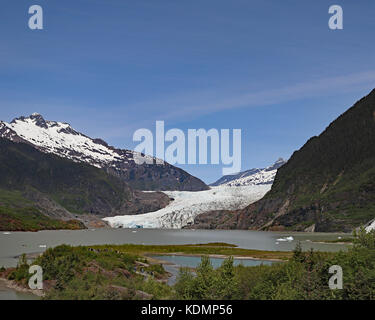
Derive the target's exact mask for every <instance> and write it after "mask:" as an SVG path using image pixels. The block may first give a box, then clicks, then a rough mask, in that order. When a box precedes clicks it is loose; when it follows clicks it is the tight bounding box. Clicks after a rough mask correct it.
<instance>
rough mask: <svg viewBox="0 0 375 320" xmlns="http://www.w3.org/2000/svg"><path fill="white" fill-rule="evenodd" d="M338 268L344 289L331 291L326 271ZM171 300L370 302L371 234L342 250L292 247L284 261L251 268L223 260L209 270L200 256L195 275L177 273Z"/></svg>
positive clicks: (374, 248)
mask: <svg viewBox="0 0 375 320" xmlns="http://www.w3.org/2000/svg"><path fill="white" fill-rule="evenodd" d="M332 265H339V266H341V267H342V269H343V289H342V290H339V289H337V290H331V289H329V286H328V282H329V279H330V277H331V276H332V274H329V272H328V269H329V267H330V266H332ZM175 298H177V299H187V300H194V299H196V300H201V299H256V300H259V299H261V300H289V299H293V300H305V299H307V300H328V299H335V300H360V299H375V232H374V231H373V232H372V233H369V234H366V232H364V231H363V230H362V231H361V232H360V233H359V234H358V236H357V237H356V239H355V240H354V246H353V248H351V249H349V251H347V252H339V253H321V252H314V251H309V252H302V250H301V247H300V246H297V247H296V249H295V251H294V253H293V257H292V259H290V261H288V262H285V263H275V264H273V265H271V266H266V265H261V266H256V267H244V266H238V267H234V266H233V259H232V258H228V259H226V260H225V261H224V263H223V264H222V266H221V267H220V268H219V269H217V270H214V269H213V268H212V266H211V264H210V261H209V259H207V257H203V258H202V261H201V264H200V266H199V267H198V268H197V270H196V276H194V275H193V273H192V272H191V271H190V270H188V269H181V271H180V276H179V279H178V282H177V284H176V285H175Z"/></svg>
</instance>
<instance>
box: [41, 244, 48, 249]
mask: <svg viewBox="0 0 375 320" xmlns="http://www.w3.org/2000/svg"><path fill="white" fill-rule="evenodd" d="M39 248H47V245H46V244H40V245H39Z"/></svg>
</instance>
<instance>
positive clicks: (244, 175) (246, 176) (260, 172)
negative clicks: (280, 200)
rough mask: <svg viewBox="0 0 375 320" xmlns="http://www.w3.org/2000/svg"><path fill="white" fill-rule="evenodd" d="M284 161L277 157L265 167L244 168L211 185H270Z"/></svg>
mask: <svg viewBox="0 0 375 320" xmlns="http://www.w3.org/2000/svg"><path fill="white" fill-rule="evenodd" d="M285 162H286V161H285V160H284V159H282V158H279V159H278V160H277V161H276V162H275V163H274V164H273V165H272V166H269V167H267V168H261V169H259V168H255V169H250V170H246V171H243V172H240V173H237V174H234V175H227V176H223V177H221V178H220V179H219V180H217V181H216V182H214V183H212V184H211V186H230V187H233V186H255V185H271V184H272V183H273V181H274V179H275V176H276V172H277V169H279V168H280V167H281V166H282V165H283V164H284V163H285Z"/></svg>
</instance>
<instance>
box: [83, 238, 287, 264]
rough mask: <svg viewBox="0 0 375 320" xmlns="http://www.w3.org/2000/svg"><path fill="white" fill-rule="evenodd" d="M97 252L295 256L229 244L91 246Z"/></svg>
mask: <svg viewBox="0 0 375 320" xmlns="http://www.w3.org/2000/svg"><path fill="white" fill-rule="evenodd" d="M90 247H91V248H94V249H97V250H105V249H111V250H115V251H119V252H123V253H131V254H135V255H140V256H144V257H149V256H151V255H186V256H188V255H190V256H201V255H208V256H212V257H214V256H215V257H220V258H226V257H229V256H232V257H236V258H239V259H254V260H269V261H286V260H288V259H290V258H291V257H292V255H293V252H291V251H266V250H254V249H243V248H238V247H237V246H236V245H233V244H228V243H220V242H215V243H205V244H184V245H138V244H123V245H97V246H90Z"/></svg>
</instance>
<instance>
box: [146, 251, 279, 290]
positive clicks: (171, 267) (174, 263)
mask: <svg viewBox="0 0 375 320" xmlns="http://www.w3.org/2000/svg"><path fill="white" fill-rule="evenodd" d="M152 257H153V258H155V259H158V260H161V261H163V262H167V263H163V267H164V269H165V270H166V271H168V272H169V273H170V274H171V275H172V276H171V277H170V278H169V279H168V284H169V285H174V284H175V283H176V280H177V276H178V273H179V269H180V268H181V267H189V268H196V267H198V265H199V264H200V262H201V257H197V256H180V255H163V256H154V255H153V256H152ZM210 261H211V264H212V266H213V267H214V268H215V269H216V268H219V267H220V266H221V264H222V263H223V261H224V259H223V258H212V257H210ZM272 263H274V262H271V261H267V260H255V259H233V264H234V265H235V266H238V265H240V264H241V265H243V266H246V267H252V266H259V265H261V264H264V265H271V264H272Z"/></svg>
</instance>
